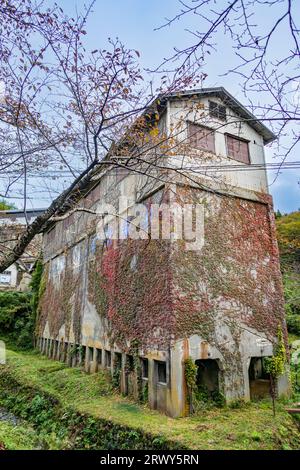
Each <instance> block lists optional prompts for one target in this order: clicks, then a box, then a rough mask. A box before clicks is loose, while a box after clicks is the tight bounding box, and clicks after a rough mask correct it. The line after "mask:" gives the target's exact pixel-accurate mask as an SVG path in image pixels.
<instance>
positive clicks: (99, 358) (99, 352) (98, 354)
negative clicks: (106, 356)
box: [96, 348, 102, 366]
mask: <svg viewBox="0 0 300 470" xmlns="http://www.w3.org/2000/svg"><path fill="white" fill-rule="evenodd" d="M96 361H97V364H98V365H99V366H101V364H102V349H98V348H97V349H96Z"/></svg>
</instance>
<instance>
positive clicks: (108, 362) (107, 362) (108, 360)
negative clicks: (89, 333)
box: [105, 350, 111, 367]
mask: <svg viewBox="0 0 300 470" xmlns="http://www.w3.org/2000/svg"><path fill="white" fill-rule="evenodd" d="M105 367H111V352H110V351H107V350H106V351H105Z"/></svg>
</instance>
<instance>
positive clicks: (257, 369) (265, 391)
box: [249, 357, 270, 400]
mask: <svg viewBox="0 0 300 470" xmlns="http://www.w3.org/2000/svg"><path fill="white" fill-rule="evenodd" d="M249 387H250V398H251V400H255V399H259V398H265V397H268V396H270V375H269V374H268V373H267V372H266V370H265V367H264V358H263V357H251V361H250V365H249Z"/></svg>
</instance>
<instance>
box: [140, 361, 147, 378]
mask: <svg viewBox="0 0 300 470" xmlns="http://www.w3.org/2000/svg"><path fill="white" fill-rule="evenodd" d="M141 362H142V378H143V379H148V359H146V358H144V357H143V358H142V359H141Z"/></svg>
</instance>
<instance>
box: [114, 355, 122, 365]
mask: <svg viewBox="0 0 300 470" xmlns="http://www.w3.org/2000/svg"><path fill="white" fill-rule="evenodd" d="M114 362H115V364H114V367H115V368H117V369H121V367H122V354H121V353H118V352H115V360H114Z"/></svg>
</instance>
